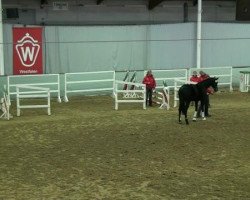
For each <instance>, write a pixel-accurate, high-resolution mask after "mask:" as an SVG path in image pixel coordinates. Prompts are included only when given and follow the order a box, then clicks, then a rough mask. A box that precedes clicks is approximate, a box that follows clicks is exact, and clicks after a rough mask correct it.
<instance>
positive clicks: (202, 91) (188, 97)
mask: <svg viewBox="0 0 250 200" xmlns="http://www.w3.org/2000/svg"><path fill="white" fill-rule="evenodd" d="M217 80H218V78H215V77H214V78H210V77H209V78H207V79H205V80H203V81H201V82H199V83H197V84H196V85H191V84H184V85H182V86H181V87H180V89H179V91H178V94H179V119H178V120H179V123H181V114H183V115H184V116H185V121H186V124H189V122H188V118H187V111H188V108H189V105H190V102H191V101H194V102H195V113H194V118H193V120H194V121H196V117H197V110H198V101H200V102H201V111H202V118H203V120H205V119H206V118H205V116H204V102H205V99H206V95H207V89H208V88H209V87H212V88H213V90H214V91H215V92H217V91H218V81H217Z"/></svg>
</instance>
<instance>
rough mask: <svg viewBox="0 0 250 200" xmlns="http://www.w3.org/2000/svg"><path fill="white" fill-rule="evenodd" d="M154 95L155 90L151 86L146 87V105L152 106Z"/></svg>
mask: <svg viewBox="0 0 250 200" xmlns="http://www.w3.org/2000/svg"><path fill="white" fill-rule="evenodd" d="M152 95H153V90H152V89H151V88H146V105H149V106H152Z"/></svg>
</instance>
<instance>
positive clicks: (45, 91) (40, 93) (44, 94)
mask: <svg viewBox="0 0 250 200" xmlns="http://www.w3.org/2000/svg"><path fill="white" fill-rule="evenodd" d="M21 90H25V93H24V92H22V91H21ZM27 90H29V91H27ZM32 98H46V99H47V104H43V105H20V100H21V99H32ZM16 101H17V116H20V113H21V109H23V108H46V109H47V112H48V115H51V109H50V89H49V88H42V87H35V86H29V85H16Z"/></svg>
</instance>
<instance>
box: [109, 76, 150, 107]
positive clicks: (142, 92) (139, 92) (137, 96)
mask: <svg viewBox="0 0 250 200" xmlns="http://www.w3.org/2000/svg"><path fill="white" fill-rule="evenodd" d="M125 84H127V85H131V86H132V85H133V86H134V87H135V88H136V89H134V90H123V89H120V88H123V86H124V85H125ZM140 88H141V89H140ZM128 93H131V94H133V95H130V96H133V97H134V98H132V99H128V98H126V99H124V98H123V96H124V94H128ZM119 94H122V95H119ZM120 96H121V98H123V99H119V97H120ZM141 97H142V98H141ZM114 98H115V110H118V105H119V103H142V105H143V109H146V86H145V84H141V83H133V82H126V81H115V87H114Z"/></svg>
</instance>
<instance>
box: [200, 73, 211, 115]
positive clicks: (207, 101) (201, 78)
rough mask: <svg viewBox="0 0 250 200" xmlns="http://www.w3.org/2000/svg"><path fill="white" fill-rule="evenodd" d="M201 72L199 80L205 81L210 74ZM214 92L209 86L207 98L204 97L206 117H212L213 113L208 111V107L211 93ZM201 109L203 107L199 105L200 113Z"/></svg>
mask: <svg viewBox="0 0 250 200" xmlns="http://www.w3.org/2000/svg"><path fill="white" fill-rule="evenodd" d="M199 74H200V76H199V79H200V80H199V82H201V81H204V80H206V79H207V78H209V75H208V74H206V73H205V72H203V71H200V72H199ZM212 93H213V90H211V88H208V89H207V94H206V96H205V99H204V114H205V117H211V115H210V114H209V113H208V108H209V106H210V104H209V94H212ZM200 111H201V107H199V109H198V113H200Z"/></svg>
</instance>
